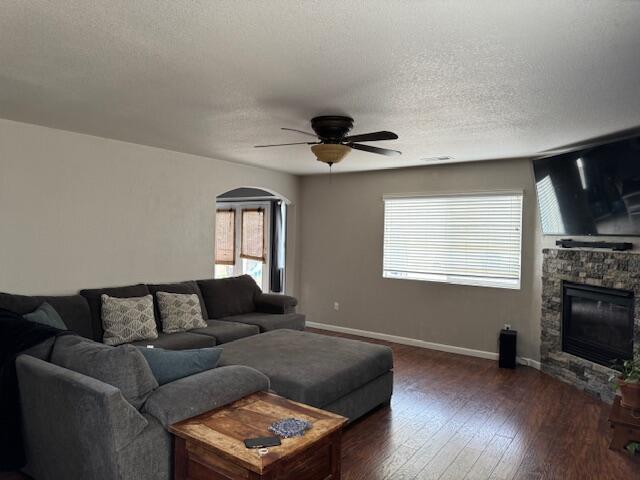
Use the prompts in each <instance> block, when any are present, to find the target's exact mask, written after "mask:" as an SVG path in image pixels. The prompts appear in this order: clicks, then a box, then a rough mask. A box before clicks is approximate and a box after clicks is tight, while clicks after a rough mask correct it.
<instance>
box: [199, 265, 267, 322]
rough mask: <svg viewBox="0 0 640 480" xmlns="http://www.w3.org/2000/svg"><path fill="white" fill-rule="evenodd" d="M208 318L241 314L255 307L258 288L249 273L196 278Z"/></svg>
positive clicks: (253, 309) (251, 310)
mask: <svg viewBox="0 0 640 480" xmlns="http://www.w3.org/2000/svg"><path fill="white" fill-rule="evenodd" d="M198 286H199V287H200V291H201V292H202V298H203V299H204V303H205V305H206V307H207V312H209V318H222V317H228V316H231V315H241V314H243V313H249V312H253V311H255V309H256V306H255V303H254V297H255V296H256V295H257V294H258V293H259V292H260V288H258V285H256V282H255V281H254V280H253V278H251V277H250V276H249V275H241V276H239V277H230V278H218V279H209V280H198Z"/></svg>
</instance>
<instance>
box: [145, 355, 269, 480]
mask: <svg viewBox="0 0 640 480" xmlns="http://www.w3.org/2000/svg"><path fill="white" fill-rule="evenodd" d="M268 389H269V379H268V378H267V377H266V376H265V375H264V374H262V373H260V372H258V371H257V370H254V369H253V368H248V367H242V366H237V367H222V368H214V369H213V370H207V371H205V372H202V373H196V374H195V375H191V376H190V377H185V378H181V379H180V380H176V381H175V382H171V383H167V384H166V385H162V386H161V387H160V388H158V389H157V390H156V391H154V392H153V393H152V394H151V395H150V396H149V400H147V403H145V405H144V411H145V412H147V413H149V414H151V415H153V416H154V417H155V418H157V419H158V420H159V421H160V423H162V425H163V426H164V427H165V428H166V427H168V426H169V425H172V424H174V423H176V422H179V421H181V420H186V419H187V418H191V417H194V416H196V415H200V414H201V413H204V412H207V411H209V410H213V409H214V408H218V407H221V406H223V405H227V404H229V403H231V402H234V401H235V400H239V399H241V398H243V397H246V396H247V395H251V394H252V393H255V392H261V391H263V390H268ZM185 399H188V401H185ZM219 478H222V477H219ZM225 478H227V477H225ZM236 478H238V477H236Z"/></svg>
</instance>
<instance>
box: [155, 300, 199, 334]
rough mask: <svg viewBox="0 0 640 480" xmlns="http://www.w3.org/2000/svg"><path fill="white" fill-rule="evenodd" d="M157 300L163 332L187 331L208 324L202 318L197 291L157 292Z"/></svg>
mask: <svg viewBox="0 0 640 480" xmlns="http://www.w3.org/2000/svg"><path fill="white" fill-rule="evenodd" d="M156 300H157V301H158V307H159V309H160V320H161V322H162V331H163V332H165V333H176V332H186V331H187V330H191V329H193V328H204V327H206V326H207V323H206V322H205V321H204V318H202V310H201V309H200V301H199V300H198V295H196V294H195V293H168V292H156Z"/></svg>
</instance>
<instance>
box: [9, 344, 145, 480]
mask: <svg viewBox="0 0 640 480" xmlns="http://www.w3.org/2000/svg"><path fill="white" fill-rule="evenodd" d="M16 370H17V373H18V384H19V387H20V400H21V408H22V423H23V424H22V427H23V432H24V435H25V449H26V453H27V462H28V470H29V472H30V474H32V475H33V476H34V477H36V478H95V479H107V478H115V476H116V475H117V458H118V453H117V452H118V451H120V450H122V449H123V448H126V447H127V446H128V445H129V444H130V443H131V442H132V441H133V440H134V439H135V438H136V437H137V436H138V435H140V434H141V433H142V431H143V430H144V429H145V428H146V427H147V425H148V423H149V422H148V421H147V419H146V418H144V417H143V416H142V414H141V413H140V412H139V411H138V410H136V409H135V407H133V405H131V404H130V403H129V402H127V401H126V400H125V399H124V397H123V396H122V393H121V392H120V390H119V389H117V388H116V387H114V386H112V385H108V384H106V383H103V382H101V381H99V380H96V379H94V378H91V377H88V376H86V375H83V374H81V373H77V372H73V371H71V370H68V369H66V368H63V367H59V366H57V365H54V364H51V363H48V362H45V361H43V360H39V359H37V358H35V357H32V356H30V355H20V356H19V357H18V358H17V360H16ZM61 459H64V461H61Z"/></svg>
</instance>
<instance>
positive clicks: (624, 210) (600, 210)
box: [533, 137, 640, 236]
mask: <svg viewBox="0 0 640 480" xmlns="http://www.w3.org/2000/svg"><path fill="white" fill-rule="evenodd" d="M533 169H534V172H535V179H536V189H537V191H538V205H539V207H540V217H541V222H542V231H543V233H544V234H545V235H621V236H640V137H635V138H632V139H628V140H622V141H618V142H614V143H608V144H606V145H600V146H597V147H593V148H588V149H586V150H580V151H575V152H570V153H563V154H562V155H556V156H552V157H547V158H542V159H538V160H535V161H534V162H533Z"/></svg>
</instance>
